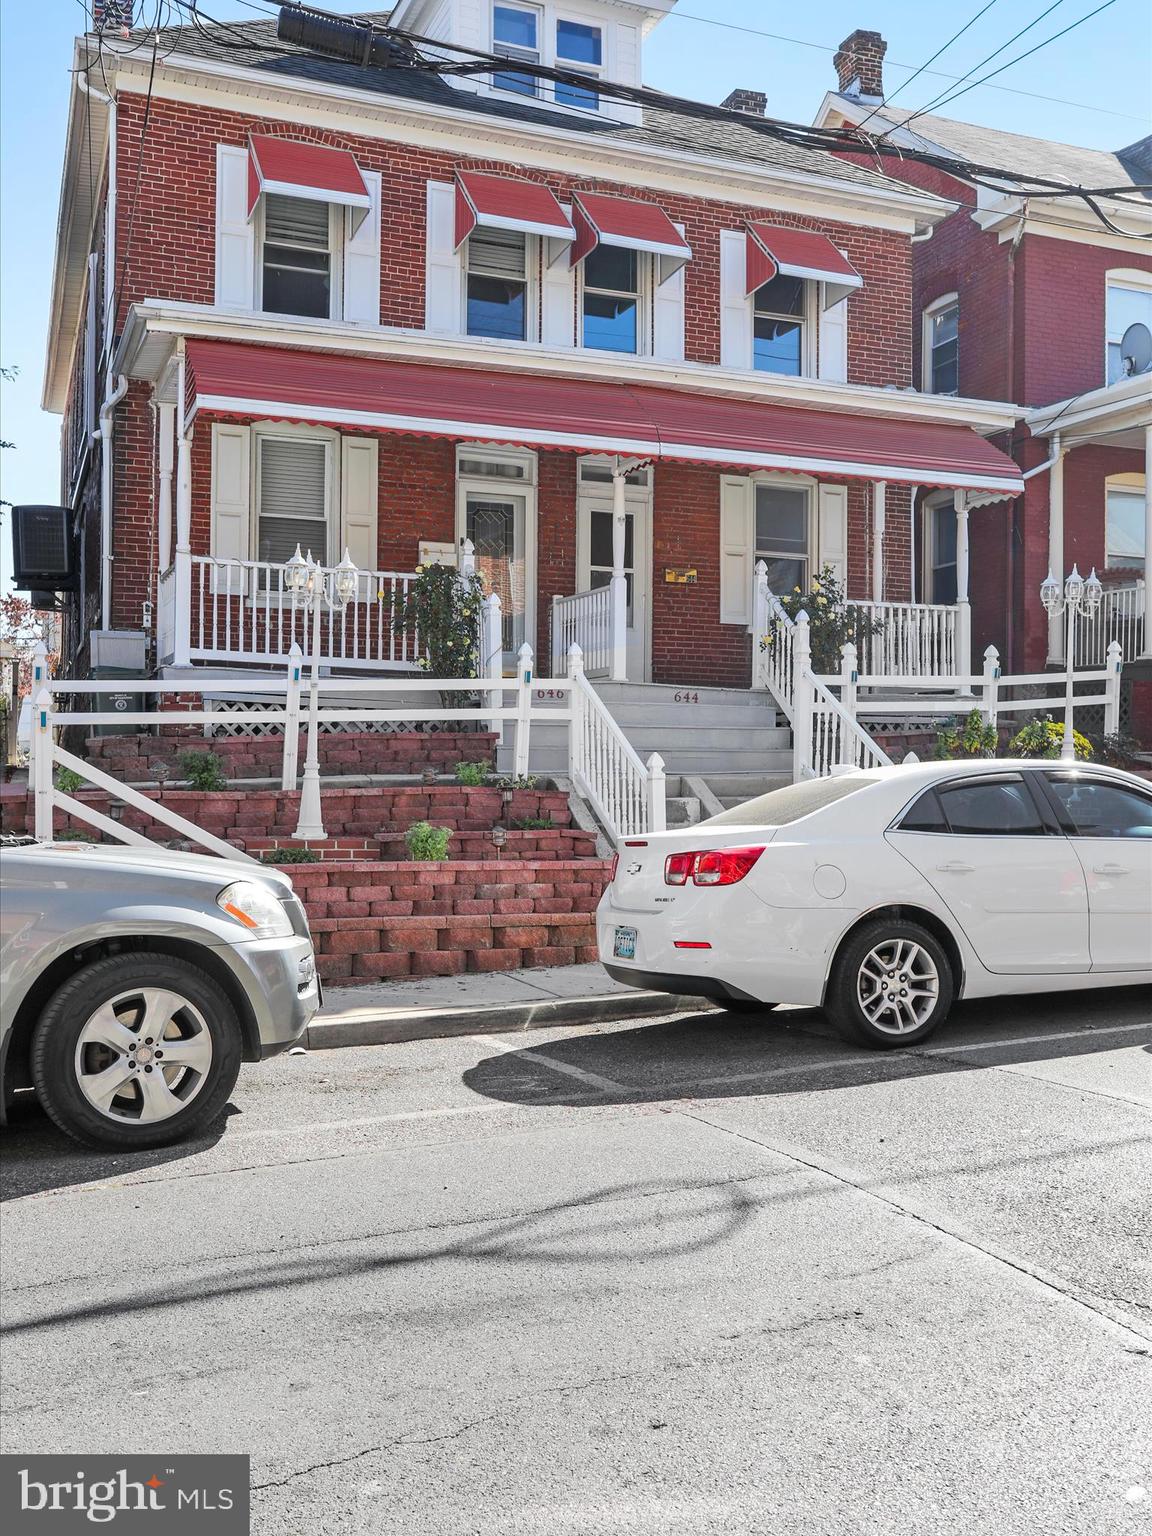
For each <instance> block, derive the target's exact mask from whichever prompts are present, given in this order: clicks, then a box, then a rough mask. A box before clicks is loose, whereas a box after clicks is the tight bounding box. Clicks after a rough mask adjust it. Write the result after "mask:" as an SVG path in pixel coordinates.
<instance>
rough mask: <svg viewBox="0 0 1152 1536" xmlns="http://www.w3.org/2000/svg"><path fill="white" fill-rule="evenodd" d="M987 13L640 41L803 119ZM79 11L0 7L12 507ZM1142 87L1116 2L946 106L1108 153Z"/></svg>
mask: <svg viewBox="0 0 1152 1536" xmlns="http://www.w3.org/2000/svg"><path fill="white" fill-rule="evenodd" d="M163 3H165V4H167V0H163ZM983 3H984V0H964V3H963V4H962V5H961V6H960V7H958V8H957V7H954V6H945V5H925V4H924V3H923V0H914V3H913V0H832V3H829V0H825V3H823V4H820V5H808V6H798V5H796V4H787V5H786V4H775V3H770V0H679V5H678V6H677V10H676V11H675V12H674V13H673V14H672V16H671V17H669V19H668V20H667V21H665V22H663V23H662V24H661V25H660V27H659V28H658V29H657V30H656V32H655V33H654V34H653V36H652V37H651V38H650V39H649V42H648V48H647V55H646V67H645V76H646V83H647V84H649V85H653V86H656V87H658V88H660V89H662V90H666V91H671V92H674V93H676V94H679V95H684V96H692V97H695V98H697V99H700V100H704V101H720V100H722V99H723V98H724V97H725V96H726V95H727V94H728V92H729V91H730V90H731V89H732V88H733V87H735V86H746V87H750V88H753V89H759V90H763V91H766V92H767V94H768V111H769V112H770V113H771V114H772V115H773V116H776V117H781V118H787V119H791V120H792V121H797V122H807V121H810V120H811V118H812V115H813V114H814V112H815V110H816V107H817V106H818V104H819V102H820V99H821V97H822V95H823V93H824V91H825V90H826V89H828V88H829V87H830V86H831V85H832V84H834V78H835V77H834V71H833V69H832V54H833V52H834V51H835V48H836V45H837V43H839V41H840V40H841V38H843V37H845V36H846V35H847V34H848V33H849V32H851V31H852V30H853V28H854V27H858V26H859V27H868V28H871V29H874V30H876V31H879V32H881V33H882V34H883V35H884V37H885V38H886V39H887V40H888V62H887V65H886V75H885V78H886V82H887V88H888V93H889V95H890V96H891V95H892V94H893V92H895V91H896V90H897V87H899V85H900V84H901V82H902V81H905V80H907V79H908V77H909V75H910V74H911V73H912V71H913V70H914V69H915V68H916V67H918V66H919V65H920V64H922V63H923V62H924V60H926V59H927V58H928V57H929V56H930V55H931V54H933V53H934V52H935V51H936V49H937V48H939V47H940V46H941V44H942V43H944V42H945V40H946V39H947V38H948V37H949V36H950V35H951V34H952V33H953V32H955V31H956V30H957V29H958V28H959V27H960V26H961V25H962V23H963V21H964V20H966V19H967V17H968V16H969V15H972V14H974V13H975V12H976V11H978V10H979V9H980V7H981V4H983ZM1049 3H1051V0H1030V3H1029V4H1021V3H1020V0H996V3H994V4H993V5H992V6H991V8H990V9H989V10H988V11H987V13H986V14H985V15H984V16H983V17H981V19H980V20H979V21H978V22H976V24H975V25H974V26H973V27H972V28H971V29H970V30H969V31H968V32H966V33H965V35H964V36H963V37H962V38H961V39H960V40H959V41H958V42H957V43H955V44H954V45H953V46H952V47H951V48H950V49H949V50H948V51H947V52H946V53H945V54H944V55H943V56H942V57H941V59H939V60H938V61H937V63H936V64H935V65H933V69H934V70H939V71H945V72H947V73H948V74H951V75H963V74H965V72H966V71H968V70H970V69H972V67H973V66H974V65H976V64H978V63H979V62H980V61H981V60H982V59H983V58H984V57H985V55H987V54H989V53H991V52H992V51H993V49H995V48H998V47H999V46H1000V44H1001V43H1003V42H1005V41H1006V40H1007V39H1008V38H1009V37H1010V36H1011V35H1012V34H1013V33H1014V32H1016V31H1018V30H1019V29H1020V28H1021V27H1023V26H1025V25H1026V24H1027V23H1028V22H1029V21H1031V20H1032V19H1033V18H1034V17H1036V16H1038V15H1040V13H1041V12H1042V11H1044V10H1045V9H1046V7H1047V5H1048V4H1049ZM1098 3H1100V0H1061V3H1060V4H1058V5H1057V6H1056V8H1055V9H1054V10H1053V12H1052V14H1051V15H1050V16H1049V17H1047V18H1046V19H1045V20H1044V21H1042V22H1041V23H1040V24H1039V25H1038V26H1037V27H1035V28H1033V29H1032V31H1031V32H1029V33H1028V34H1027V36H1026V37H1025V38H1022V39H1021V41H1020V42H1019V43H1018V44H1016V45H1014V46H1013V47H1012V48H1011V49H1010V50H1009V51H1008V52H1006V53H1005V54H1004V55H1002V56H1001V58H998V59H997V60H995V61H994V62H993V63H992V64H990V65H988V66H987V68H988V69H993V68H995V67H996V65H998V64H1000V63H1002V62H1004V60H1006V59H1010V58H1012V57H1014V56H1015V54H1016V53H1018V52H1020V51H1022V50H1023V49H1024V48H1026V47H1028V46H1029V45H1030V44H1031V43H1032V42H1033V41H1040V40H1042V39H1044V38H1046V37H1048V36H1050V35H1052V34H1053V33H1055V32H1057V31H1059V30H1060V28H1061V27H1063V26H1066V25H1067V24H1068V23H1069V22H1071V21H1074V20H1076V19H1077V17H1079V16H1083V15H1086V14H1087V13H1088V12H1090V11H1092V10H1093V9H1095V4H1098ZM327 4H328V8H329V9H331V10H335V11H345V12H351V11H353V10H355V9H357V7H356V6H355V5H354V4H353V3H349V0H327ZM154 5H155V0H143V9H144V12H145V14H147V15H151V14H152V13H153V10H154ZM200 5H201V9H202V10H203V11H204V12H205V13H207V14H208V15H211V16H212V17H214V18H216V19H219V20H221V21H234V20H245V19H252V18H253V17H254V16H255V15H256V14H257V11H258V9H260V7H259V6H257V7H256V8H254V6H253V4H252V3H251V0H247V3H243V0H200ZM138 9H139V7H138ZM172 9H173V10H174V9H175V7H174V6H173V7H172ZM361 9H362V7H361ZM82 12H83V6H82V3H81V0H40V3H39V4H36V3H32V4H25V3H23V0H4V3H3V4H0V87H2V98H0V101H2V107H0V111H2V118H0V164H2V165H3V185H2V187H0V242H2V243H0V263H2V266H0V274H2V283H0V362H2V363H3V364H5V365H6V366H9V367H11V366H16V367H18V368H19V370H20V374H19V378H18V379H17V381H16V383H14V384H4V385H3V386H2V387H0V390H2V394H0V398H2V403H3V430H2V432H0V435H2V436H3V437H5V438H8V439H12V440H13V441H15V443H16V445H17V446H16V448H15V449H14V450H12V451H6V452H5V453H4V454H3V455H2V459H0V465H2V471H3V485H4V495H5V496H6V497H7V498H8V499H9V500H10V501H15V502H35V501H44V502H54V501H56V500H57V498H58V494H59V489H58V463H57V443H58V438H59V419H58V418H57V417H54V416H48V415H46V414H45V413H44V412H42V411H41V410H40V408H39V402H40V384H41V377H42V372H43V360H44V338H45V332H46V329H47V322H48V297H49V288H50V283H51V278H52V259H53V244H54V236H55V227H56V206H57V191H58V185H59V175H60V165H61V162H62V158H63V146H64V126H65V117H66V110H67V102H68V86H69V75H68V71H69V68H70V65H71V57H72V38H73V36H74V34H75V33H76V32H78V31H80V30H82V29H83V24H84V18H83V14H82ZM764 34H775V35H774V36H768V35H764ZM1149 80H1152V7H1150V6H1149V4H1148V0H1114V3H1113V4H1111V5H1110V6H1109V7H1108V8H1107V9H1106V10H1104V11H1102V13H1101V14H1100V15H1099V16H1096V17H1093V18H1092V20H1090V21H1088V22H1087V23H1086V24H1085V25H1084V26H1083V27H1080V28H1078V29H1077V30H1076V31H1074V32H1072V33H1071V34H1070V35H1069V36H1068V37H1066V38H1062V39H1060V40H1059V41H1058V42H1054V43H1053V44H1052V45H1051V46H1050V47H1046V48H1043V49H1042V50H1041V51H1040V52H1038V53H1036V54H1035V55H1034V56H1033V57H1032V58H1029V59H1026V60H1024V61H1023V62H1022V63H1020V64H1018V65H1016V66H1015V67H1014V68H1012V69H1010V70H1008V71H1006V72H1005V73H1004V74H1003V75H1001V76H999V77H998V78H997V80H996V81H995V82H994V83H993V84H989V85H986V86H981V87H979V88H978V89H976V90H973V91H969V92H968V93H967V94H966V95H965V96H964V97H963V98H962V99H960V100H958V101H957V102H956V103H955V104H953V105H950V106H947V107H945V108H943V110H944V112H945V113H946V114H947V115H949V116H954V117H959V118H963V119H966V120H967V121H969V122H975V123H984V124H988V125H990V126H993V127H999V128H1006V129H1010V130H1012V131H1013V132H1016V133H1030V134H1033V135H1035V136H1036V137H1039V138H1051V139H1059V140H1063V141H1065V142H1067V143H1073V144H1085V145H1091V146H1095V147H1097V148H1107V149H1114V148H1117V147H1118V146H1120V145H1123V144H1129V143H1131V142H1132V141H1133V140H1134V139H1138V138H1140V137H1141V136H1142V135H1144V134H1146V133H1148V132H1149V131H1150V130H1152V123H1150V122H1149V116H1150V112H1149V96H1150V92H1149V84H1148V83H1149ZM949 84H950V82H949V81H948V80H947V79H946V78H943V77H942V76H941V75H939V74H927V73H926V74H923V75H921V76H920V77H919V78H918V79H916V80H915V81H913V82H912V83H911V84H910V85H909V87H908V89H907V90H905V91H899V92H898V94H896V97H895V104H896V105H900V106H907V107H908V108H910V109H911V108H918V107H922V106H924V105H925V104H926V103H927V102H928V101H929V100H930V99H931V97H933V96H934V95H936V94H937V93H938V92H939V91H941V90H943V89H944V88H946V87H947V86H949ZM995 87H1001V88H1000V89H997V88H995ZM1003 87H1008V88H1009V89H1004V88H1003ZM1020 93H1031V94H1020ZM0 549H2V554H0V563H2V565H3V568H4V570H5V571H7V569H8V567H9V556H10V549H9V535H8V531H7V526H6V525H5V529H4V533H3V538H2V543H0ZM4 589H5V590H6V589H7V578H6V576H5V578H4Z"/></svg>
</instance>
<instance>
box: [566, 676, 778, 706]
mask: <svg viewBox="0 0 1152 1536" xmlns="http://www.w3.org/2000/svg"><path fill="white" fill-rule="evenodd" d="M592 686H593V687H594V688H595V690H596V692H597V693H598V694H599V695H600V697H601V698H602V699H603V700H604V702H605V704H607V705H608V706H609V708H610V709H612V710H613V711H614V710H615V709H616V707H617V705H619V704H625V703H627V704H666V705H668V706H669V707H670V708H671V709H673V710H685V711H688V710H696V709H707V708H712V707H714V706H720V707H722V708H728V709H751V710H763V709H768V710H771V709H772V701H771V700H770V699H769V697H768V695H767V694H765V693H754V692H753V691H752V689H751V688H697V687H689V686H688V685H687V684H678V683H610V682H606V681H603V680H602V679H600V680H595V681H593V683H592Z"/></svg>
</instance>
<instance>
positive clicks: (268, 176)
mask: <svg viewBox="0 0 1152 1536" xmlns="http://www.w3.org/2000/svg"><path fill="white" fill-rule="evenodd" d="M265 192H279V193H282V194H284V195H285V196H287V197H306V198H310V199H312V200H313V201H315V202H321V203H342V204H343V205H344V206H345V207H346V208H352V209H354V210H355V214H354V221H355V225H357V226H358V225H359V224H360V223H361V222H362V221H363V219H364V215H365V214H366V213H367V212H368V210H369V209H370V208H371V206H372V199H371V197H370V196H369V193H368V186H367V183H366V182H365V180H364V177H363V175H362V174H361V172H360V167H359V166H358V165H357V164H356V158H355V156H354V155H353V154H351V152H350V151H349V150H346V149H330V148H329V147H328V146H327V145H325V144H301V143H298V142H297V141H296V140H295V139H273V138H270V137H269V136H268V135H266V134H259V133H254V134H252V135H251V136H250V138H249V140H248V217H249V218H251V217H252V215H253V213H255V211H256V204H257V203H258V202H259V201H260V197H261V195H262V194H263V193H265Z"/></svg>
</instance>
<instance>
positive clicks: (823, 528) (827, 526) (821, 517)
mask: <svg viewBox="0 0 1152 1536" xmlns="http://www.w3.org/2000/svg"><path fill="white" fill-rule="evenodd" d="M817 496H818V498H819V511H818V538H817V551H816V558H817V560H818V561H819V563H820V566H821V568H823V567H824V566H826V565H830V566H831V567H832V569H833V570H834V571H835V572H836V577H837V579H838V580H839V582H840V584H841V586H843V585H844V584H845V582H846V581H847V579H848V487H847V486H846V485H821V486H820V488H819V490H818V492H817Z"/></svg>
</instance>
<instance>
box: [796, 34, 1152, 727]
mask: <svg viewBox="0 0 1152 1536" xmlns="http://www.w3.org/2000/svg"><path fill="white" fill-rule="evenodd" d="M885 47H886V44H885V43H884V40H883V39H882V38H881V37H880V35H879V34H878V33H876V32H866V31H856V32H854V33H852V35H851V36H850V37H848V38H847V39H845V41H844V42H843V43H842V44H841V45H840V51H839V52H838V53H837V55H836V58H835V64H836V69H837V76H838V89H837V90H836V91H834V92H830V93H829V94H828V95H827V96H826V97H825V99H824V102H823V103H822V105H821V108H820V111H819V112H818V114H817V118H816V121H817V123H818V124H819V125H821V126H830V127H839V126H844V125H856V126H866V129H867V131H868V132H870V133H886V136H887V137H888V139H889V140H890V142H892V143H893V144H896V145H899V146H903V147H908V148H917V149H928V150H934V151H938V152H943V153H946V154H948V155H951V156H954V157H956V158H958V159H960V160H963V161H965V162H968V163H969V164H973V165H979V166H985V167H988V166H991V167H1001V168H1004V169H1007V170H1013V171H1020V172H1025V173H1029V174H1032V175H1036V176H1043V177H1047V178H1051V179H1053V180H1060V181H1065V182H1067V183H1068V184H1069V185H1074V186H1084V187H1108V188H1114V189H1120V190H1122V189H1124V188H1125V187H1130V186H1131V187H1135V186H1136V185H1138V184H1144V185H1147V184H1148V183H1149V182H1152V138H1146V139H1143V140H1141V141H1140V142H1139V143H1136V144H1132V145H1129V146H1128V147H1127V148H1125V149H1121V150H1119V151H1117V152H1116V153H1115V154H1112V153H1108V152H1105V151H1100V150H1090V149H1081V148H1077V147H1074V146H1071V145H1066V144H1056V143H1051V142H1049V141H1047V140H1042V139H1032V138H1027V137H1024V136H1021V135H1019V134H1014V133H1003V132H1000V131H999V130H996V129H990V128H981V127H976V126H974V125H973V124H970V123H963V122H957V121H953V120H952V119H949V118H945V117H938V116H933V115H931V114H922V115H921V114H918V115H917V116H916V120H915V122H914V124H909V126H907V127H904V126H902V124H903V121H904V119H905V118H907V117H908V116H909V113H908V111H905V110H901V109H898V108H897V107H895V106H892V107H887V108H886V107H885V105H884V80H883V58H884V50H885ZM853 158H854V160H855V157H853ZM865 163H868V164H874V163H875V162H874V161H873V160H872V158H871V157H869V158H868V159H867V161H866V162H865ZM884 163H885V165H886V167H887V168H888V169H889V171H890V172H891V174H892V175H893V176H894V177H899V178H900V179H901V180H903V181H905V182H907V183H910V184H912V185H915V186H917V187H919V188H922V189H923V190H924V191H925V192H926V193H928V194H930V195H931V196H932V197H947V198H951V199H954V200H955V202H956V203H957V204H959V205H960V206H959V207H957V209H956V210H955V211H954V212H953V213H951V214H950V215H949V216H948V217H947V218H945V219H944V220H942V221H940V222H939V223H937V224H936V225H935V226H934V228H933V230H932V233H931V237H930V238H929V239H927V240H924V241H920V242H918V243H917V244H916V245H915V247H914V252H913V264H912V315H911V341H912V372H913V378H914V380H915V382H916V384H917V386H918V387H919V388H920V389H922V390H925V391H929V392H937V393H940V394H948V393H953V392H955V393H959V394H960V395H979V396H987V397H989V398H992V399H997V400H1011V401H1014V402H1015V403H1016V404H1017V405H1018V406H1019V407H1021V421H1020V424H1019V425H1018V427H1017V429H1016V431H1015V432H1014V433H1013V434H1012V436H1011V437H1008V436H1005V437H1003V438H997V439H996V441H997V442H998V443H999V444H1000V446H1001V447H1003V449H1004V451H1005V452H1006V453H1010V454H1011V455H1012V456H1013V457H1014V458H1015V460H1016V462H1017V463H1018V464H1019V466H1020V468H1021V470H1022V472H1023V473H1024V479H1025V486H1024V493H1023V495H1022V496H1020V497H1019V498H1018V499H1017V501H1016V502H1015V505H1014V507H1013V509H1012V512H1011V515H1010V516H1005V515H1004V511H1003V507H998V508H997V509H996V515H995V516H994V517H990V516H987V515H985V514H981V515H980V516H978V517H975V518H974V519H973V520H972V526H971V559H972V565H973V569H974V570H975V571H977V572H978V573H979V575H978V578H977V579H976V580H975V581H974V582H973V586H972V593H971V599H972V627H973V643H974V648H975V650H976V652H977V653H979V651H980V650H981V649H982V648H983V647H984V646H985V645H987V644H989V643H991V644H995V645H996V646H997V647H998V649H999V650H1000V652H1001V655H1002V656H1003V657H1005V658H1006V659H1007V663H1008V667H1009V668H1010V669H1011V670H1015V671H1021V670H1024V671H1034V670H1037V669H1039V668H1042V667H1044V666H1046V665H1052V664H1058V663H1062V662H1063V658H1064V650H1065V635H1064V629H1063V625H1062V624H1061V623H1060V622H1059V621H1057V622H1055V623H1053V624H1051V625H1050V624H1049V621H1048V619H1047V617H1046V615H1045V612H1044V609H1043V607H1042V606H1041V603H1040V600H1039V588H1040V584H1041V582H1042V581H1043V580H1044V578H1045V575H1046V574H1047V572H1048V570H1049V569H1051V570H1052V571H1054V572H1055V573H1056V575H1057V576H1060V577H1062V576H1063V575H1064V574H1065V573H1066V572H1067V571H1068V570H1069V569H1070V568H1071V567H1072V565H1073V563H1075V564H1077V565H1078V566H1079V568H1080V571H1081V573H1082V574H1085V575H1086V574H1087V573H1088V571H1089V570H1090V569H1091V568H1092V567H1095V568H1096V570H1097V572H1098V573H1099V574H1100V576H1101V578H1102V580H1103V581H1104V582H1105V586H1106V592H1105V598H1104V603H1103V607H1102V610H1101V614H1100V616H1099V618H1098V620H1097V622H1096V623H1095V624H1094V625H1093V626H1092V628H1091V630H1090V632H1088V633H1085V634H1083V635H1082V637H1081V641H1080V644H1079V645H1078V655H1077V660H1078V661H1080V662H1089V663H1098V662H1099V661H1100V660H1102V658H1103V653H1104V649H1105V647H1106V646H1107V644H1108V642H1109V641H1110V640H1111V639H1113V638H1116V639H1118V640H1119V641H1120V643H1121V645H1122V647H1123V651H1124V657H1125V661H1126V663H1128V666H1127V667H1126V671H1127V674H1128V677H1129V679H1130V680H1132V681H1134V683H1135V685H1136V691H1135V692H1134V693H1133V694H1132V695H1131V700H1130V709H1131V715H1130V718H1131V720H1132V722H1133V724H1134V726H1135V727H1136V728H1137V729H1138V733H1139V734H1141V735H1142V736H1143V737H1144V738H1145V739H1150V740H1152V681H1143V680H1142V679H1145V678H1148V677H1149V674H1150V672H1152V584H1149V583H1147V581H1146V579H1145V566H1146V560H1147V558H1148V553H1149V549H1150V548H1152V374H1148V373H1145V374H1142V375H1138V376H1133V377H1128V376H1127V375H1126V372H1125V364H1124V360H1123V358H1122V357H1121V346H1120V342H1121V338H1122V336H1123V334H1124V332H1125V331H1126V329H1127V328H1128V327H1129V326H1130V325H1132V324H1133V323H1134V322H1141V323H1143V324H1144V325H1146V326H1152V202H1150V201H1149V200H1148V199H1147V196H1146V194H1141V193H1138V192H1135V191H1133V193H1131V194H1130V195H1129V196H1128V197H1127V198H1126V200H1125V201H1123V202H1119V201H1117V199H1115V198H1104V199H1101V200H1100V203H1101V206H1102V207H1103V209H1104V211H1105V213H1106V214H1107V215H1108V217H1109V219H1110V220H1111V221H1112V222H1114V223H1115V224H1116V226H1117V229H1118V230H1122V231H1125V232H1126V233H1119V232H1117V230H1115V229H1109V228H1107V227H1106V226H1105V224H1104V223H1103V222H1102V220H1101V219H1100V218H1098V217H1097V216H1096V215H1095V214H1094V213H1093V212H1092V211H1091V210H1090V209H1089V208H1088V207H1087V206H1086V205H1085V204H1083V203H1082V202H1080V201H1079V200H1077V199H1072V198H1055V197H1049V198H1045V197H1043V196H1038V195H1037V196H1031V197H1029V198H1028V199H1027V201H1026V202H1024V201H1022V200H1021V198H1020V197H1019V196H1018V195H1013V194H1011V193H1009V192H1007V191H1006V192H1005V193H1004V194H1003V195H1001V194H999V193H998V192H996V191H994V190H993V191H990V190H988V189H987V188H986V187H983V186H979V185H977V184H976V183H975V182H974V181H968V180H962V179H959V178H954V177H951V176H947V175H945V174H944V173H942V172H941V171H939V170H936V169H933V168H930V167H927V166H923V165H916V164H913V163H911V162H908V161H898V160H887V161H885V162H884ZM953 525H954V515H953V512H952V509H951V507H950V506H949V505H947V504H946V502H945V500H944V499H943V498H941V497H939V496H937V495H936V494H935V493H934V492H930V493H928V494H926V495H922V496H921V510H920V513H919V516H918V517H917V519H916V522H915V533H916V544H917V551H916V559H915V567H914V574H915V580H916V583H917V586H916V595H917V596H918V597H925V598H928V599H930V600H931V599H934V598H939V597H941V596H942V595H944V594H945V593H947V592H948V591H949V590H950V589H951V580H952V570H951V551H952V549H953V547H954V542H955V531H954V526H953Z"/></svg>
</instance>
